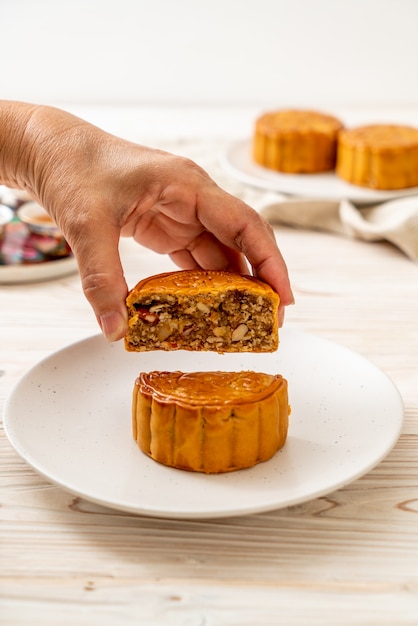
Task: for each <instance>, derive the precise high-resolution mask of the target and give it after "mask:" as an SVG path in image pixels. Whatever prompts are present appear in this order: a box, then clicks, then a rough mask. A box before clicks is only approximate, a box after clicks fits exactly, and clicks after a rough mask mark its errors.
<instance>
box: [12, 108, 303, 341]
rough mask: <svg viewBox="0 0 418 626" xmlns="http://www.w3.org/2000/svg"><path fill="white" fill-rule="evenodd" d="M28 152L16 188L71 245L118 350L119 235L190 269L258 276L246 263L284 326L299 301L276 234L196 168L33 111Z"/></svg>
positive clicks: (121, 310)
mask: <svg viewBox="0 0 418 626" xmlns="http://www.w3.org/2000/svg"><path fill="white" fill-rule="evenodd" d="M27 106H29V105H27ZM22 143H23V146H24V154H25V159H23V160H22V158H21V159H20V163H23V164H24V167H23V168H22V165H21V166H20V171H19V172H18V175H17V176H16V177H15V182H16V183H17V185H18V186H24V187H25V188H27V189H28V191H29V193H31V195H32V196H33V197H34V198H36V199H37V200H38V202H39V203H40V204H41V205H42V206H43V207H44V208H45V209H46V210H47V211H48V212H49V213H50V214H51V216H52V217H53V218H54V220H55V221H56V223H57V224H58V226H59V228H60V229H61V231H62V233H63V234H64V236H65V238H66V239H67V241H68V243H69V244H70V246H71V248H72V250H73V252H74V255H75V257H76V259H77V262H78V266H79V271H80V275H81V280H82V285H83V290H84V293H85V295H86V297H87V299H88V300H89V302H90V304H91V306H92V308H93V310H94V312H95V314H96V316H97V319H98V322H99V324H100V327H101V328H102V331H103V333H104V334H105V336H106V337H107V338H108V339H109V340H110V341H115V340H117V339H120V338H122V337H123V336H124V334H125V332H126V329H127V313H126V306H125V298H126V295H127V291H128V288H127V285H126V282H125V279H124V275H123V268H122V266H121V261H120V258H119V253H118V243H119V238H120V236H121V235H122V236H131V237H133V238H134V239H135V240H136V241H137V242H138V243H141V244H143V245H145V246H147V247H148V248H150V249H152V250H154V251H156V252H159V253H167V254H169V255H170V257H171V258H172V260H173V261H174V262H175V263H176V264H177V265H178V266H179V267H180V268H182V269H189V268H205V269H228V270H231V271H238V272H242V273H250V270H249V269H248V266H247V262H248V263H249V264H250V265H251V268H252V273H253V274H254V275H255V276H258V277H259V278H261V279H262V280H264V281H266V282H267V283H269V284H270V285H271V286H272V287H273V288H274V289H275V290H276V291H277V292H278V293H279V295H280V299H281V307H280V317H281V320H280V321H281V322H282V320H283V311H284V308H283V307H284V306H285V305H287V304H290V303H292V302H293V296H292V292H291V288H290V284H289V278H288V273H287V269H286V265H285V262H284V260H283V258H282V256H281V254H280V251H279V249H278V247H277V244H276V241H275V237H274V234H273V231H272V229H271V227H270V226H269V224H268V223H267V222H266V221H265V220H264V219H262V218H261V217H260V216H259V215H258V214H257V213H256V212H255V211H254V210H253V209H251V208H250V207H249V206H248V205H246V204H245V203H244V202H242V201H241V200H239V199H238V198H235V197H233V196H231V195H230V194H228V193H226V192H225V191H223V190H222V189H220V188H219V187H218V186H217V185H216V184H215V182H214V181H213V180H212V179H211V178H210V177H209V176H208V174H207V173H206V172H205V171H203V170H202V169H201V168H200V167H198V166H197V165H196V164H195V163H194V162H192V161H190V160H188V159H185V158H182V157H178V156H175V155H172V154H169V153H166V152H162V151H160V150H155V149H151V148H147V147H144V146H141V145H137V144H134V143H131V142H128V141H125V140H122V139H119V138H117V137H114V136H113V135H109V134H108V133H105V132H104V131H102V130H100V129H98V128H96V127H95V126H93V125H91V124H89V123H87V122H85V121H83V120H81V119H79V118H76V117H74V116H72V115H70V114H68V113H65V112H63V111H60V110H58V109H53V108H50V107H35V108H32V109H31V111H30V113H29V112H27V116H26V127H25V133H24V139H23V142H22ZM22 143H21V145H22ZM22 169H23V170H24V171H23V172H22ZM22 183H23V185H22Z"/></svg>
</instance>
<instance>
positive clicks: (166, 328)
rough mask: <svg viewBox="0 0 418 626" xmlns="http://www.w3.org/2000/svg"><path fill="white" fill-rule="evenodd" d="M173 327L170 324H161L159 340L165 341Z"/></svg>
mask: <svg viewBox="0 0 418 626" xmlns="http://www.w3.org/2000/svg"><path fill="white" fill-rule="evenodd" d="M172 332H173V329H172V328H171V326H170V325H169V324H161V325H160V327H159V328H158V335H157V336H158V341H165V340H166V339H167V337H169V336H170V335H171V333H172Z"/></svg>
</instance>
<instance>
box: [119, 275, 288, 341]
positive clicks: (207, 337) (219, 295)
mask: <svg viewBox="0 0 418 626" xmlns="http://www.w3.org/2000/svg"><path fill="white" fill-rule="evenodd" d="M126 304H127V308H128V332H127V334H126V336H125V348H126V349H127V350H128V351H131V352H143V351H148V350H207V351H208V350H211V351H215V352H219V353H222V352H273V351H275V350H276V349H277V347H278V342H279V340H278V307H279V296H278V294H277V293H276V292H275V291H274V290H273V289H272V288H271V287H270V286H269V285H267V284H266V283H264V282H262V281H261V280H258V279H256V278H254V277H252V276H243V275H241V274H235V273H233V272H224V271H213V270H179V271H174V272H166V273H164V274H157V275H155V276H151V277H149V278H145V279H144V280H141V281H140V282H139V283H138V284H137V285H136V287H134V288H133V289H132V290H131V291H130V292H129V294H128V297H127V300H126Z"/></svg>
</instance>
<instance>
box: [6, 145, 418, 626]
mask: <svg viewBox="0 0 418 626" xmlns="http://www.w3.org/2000/svg"><path fill="white" fill-rule="evenodd" d="M160 145H161V146H162V147H166V148H168V149H173V150H176V149H177V151H180V152H183V153H185V154H189V155H190V156H192V157H193V158H195V159H196V160H197V161H198V162H200V163H201V164H202V165H203V166H205V167H206V168H207V169H208V170H209V171H210V172H211V173H212V175H213V176H214V177H215V178H219V182H220V184H222V185H223V186H225V187H227V188H229V189H230V190H231V191H232V192H234V193H237V194H241V195H243V196H245V197H246V199H248V200H249V201H252V200H253V199H254V200H255V199H256V198H257V195H258V194H259V193H260V192H259V191H257V190H255V189H253V190H249V189H247V188H244V186H243V185H241V184H239V183H237V182H236V181H232V180H229V179H227V177H226V176H225V175H224V174H222V173H221V171H220V169H219V167H218V165H217V151H218V150H219V148H222V142H220V141H213V142H212V143H211V142H208V141H204V142H202V141H199V140H198V139H196V140H195V141H191V140H187V141H184V142H183V143H181V144H175V143H173V142H170V141H169V142H167V143H166V144H165V145H164V142H160ZM276 235H277V239H278V241H279V243H280V247H281V249H282V251H283V254H284V256H285V258H286V261H287V263H288V266H289V270H290V275H291V279H292V284H293V290H294V293H295V296H296V305H295V306H293V307H291V308H288V310H287V313H286V325H287V326H288V327H289V328H296V329H301V330H303V331H307V332H310V333H314V334H316V335H318V336H321V337H324V338H328V339H330V340H333V341H335V342H338V343H339V344H342V345H344V346H347V347H348V348H350V349H352V350H354V351H357V352H359V353H360V354H361V355H363V356H365V357H366V358H368V359H369V360H370V361H372V362H373V363H374V364H375V365H377V366H378V367H379V368H381V369H382V370H383V371H384V372H385V373H386V374H387V375H388V376H389V377H390V378H391V379H392V380H393V382H394V383H395V384H396V386H397V387H398V389H399V391H400V393H401V395H402V398H403V401H404V404H405V422H404V426H403V429H402V433H401V436H400V438H399V441H398V442H397V443H396V445H395V446H394V448H393V450H392V451H391V452H390V453H389V455H388V456H387V457H386V458H385V459H384V460H383V461H382V462H381V463H380V464H379V465H378V466H377V467H376V468H375V469H373V470H372V471H370V472H369V473H368V474H366V475H365V476H364V477H362V478H360V479H358V480H356V481H355V482H353V483H351V484H350V485H348V486H346V487H345V488H343V489H340V490H338V491H336V492H334V493H330V494H329V495H327V496H326V497H320V498H318V499H315V500H312V501H309V502H306V503H304V504H301V505H297V506H292V507H288V508H284V509H280V510H276V511H271V512H268V513H260V514H254V515H248V516H242V517H240V516H238V517H230V518H221V519H212V520H210V519H209V520H190V521H189V520H183V521H179V520H175V519H153V518H150V517H141V516H135V515H130V514H127V513H123V512H120V511H116V510H112V509H107V508H104V507H100V506H98V505H95V504H92V503H90V502H88V501H85V500H83V499H80V498H78V497H75V496H74V495H72V494H70V493H67V492H65V491H63V490H62V489H61V488H58V487H56V486H54V485H52V484H50V483H49V482H47V481H46V480H44V479H43V478H42V477H41V476H39V475H38V474H37V473H35V472H34V471H33V470H32V469H30V467H29V466H28V465H26V464H25V462H24V461H23V460H21V458H20V457H19V456H18V455H17V454H16V453H15V451H14V450H13V449H12V447H11V446H10V444H9V442H8V440H7V439H6V436H5V434H4V432H3V431H2V432H1V437H0V446H1V465H0V480H1V508H0V519H1V537H0V540H1V554H0V559H1V565H0V575H1V582H0V593H1V601H0V623H2V624H4V625H5V626H24V625H25V626H26V625H31V626H35V625H42V626H75V625H77V626H84V625H86V626H87V625H89V626H90V625H97V626H127V625H128V624H129V625H131V624H132V625H133V624H140V625H141V626H147V625H151V624H152V625H154V624H163V625H167V626H204V625H205V626H227V625H228V626H231V625H234V626H235V625H236V626H265V625H270V624H274V625H276V624H284V625H293V624H298V625H299V624H300V625H320V626H325V625H330V626H339V625H344V624H347V625H348V624H367V625H371V624H373V625H376V626H381V625H387V626H398V625H405V624H408V625H416V624H418V265H417V264H414V263H413V262H411V261H410V260H408V259H407V258H406V257H405V256H404V255H403V254H402V253H401V252H399V251H398V250H397V249H396V248H394V247H392V246H391V245H390V244H387V243H384V242H381V243H373V244H371V243H363V242H359V241H355V240H351V239H347V238H342V237H338V236H334V235H331V234H324V233H318V232H315V233H314V232H309V231H304V230H295V229H291V228H287V227H280V228H277V229H276ZM121 254H122V258H123V262H124V266H125V270H126V277H127V280H128V284H129V285H130V286H132V285H133V284H134V283H135V282H136V281H137V280H138V279H139V278H141V277H143V276H145V275H148V274H149V273H156V272H159V271H165V270H169V269H173V267H174V266H173V265H172V264H171V262H170V261H169V260H168V259H167V258H166V257H162V256H158V255H156V254H153V253H151V252H149V251H147V250H145V249H143V248H139V247H138V246H134V245H133V244H132V242H130V241H127V240H124V241H122V242H121ZM151 268H152V269H151ZM150 270H151V271H150ZM0 299H1V305H0V315H1V327H0V352H1V370H2V371H1V381H0V385H1V387H0V389H1V391H0V404H1V408H2V407H3V405H4V402H5V398H6V397H7V396H8V394H9V393H10V392H11V390H12V388H13V386H14V385H15V383H16V382H17V381H18V380H19V379H20V377H21V376H22V375H23V374H24V373H25V372H26V371H27V370H28V369H29V368H30V367H32V366H33V365H35V364H36V363H37V362H38V361H39V360H41V359H42V358H44V357H46V356H48V355H49V354H51V353H52V352H54V351H55V350H58V349H60V348H62V347H64V346H66V345H68V344H70V343H72V342H74V341H77V340H79V339H82V338H85V337H88V336H90V335H92V334H95V333H97V331H98V329H97V326H96V322H95V319H94V316H93V314H92V312H91V310H90V308H89V305H88V303H87V301H86V300H85V299H84V296H83V294H82V291H81V287H80V282H79V279H78V275H77V274H73V275H70V276H67V277H64V278H58V279H53V280H49V281H44V282H38V283H33V284H27V285H10V286H4V285H3V286H0ZM318 367H320V355H318ZM155 488H156V489H158V485H155Z"/></svg>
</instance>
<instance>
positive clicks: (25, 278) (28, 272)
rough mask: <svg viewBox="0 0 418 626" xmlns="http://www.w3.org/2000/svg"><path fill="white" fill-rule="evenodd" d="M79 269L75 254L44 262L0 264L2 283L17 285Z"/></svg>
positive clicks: (66, 273) (56, 276)
mask: <svg viewBox="0 0 418 626" xmlns="http://www.w3.org/2000/svg"><path fill="white" fill-rule="evenodd" d="M76 271H77V262H76V260H75V257H74V256H72V255H71V256H68V257H64V258H62V259H55V260H54V261H44V262H42V263H21V264H16V265H0V284H1V285H17V284H20V283H36V282H39V281H41V280H50V279H52V278H60V277H62V276H67V275H68V274H73V273H74V272H76Z"/></svg>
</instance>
